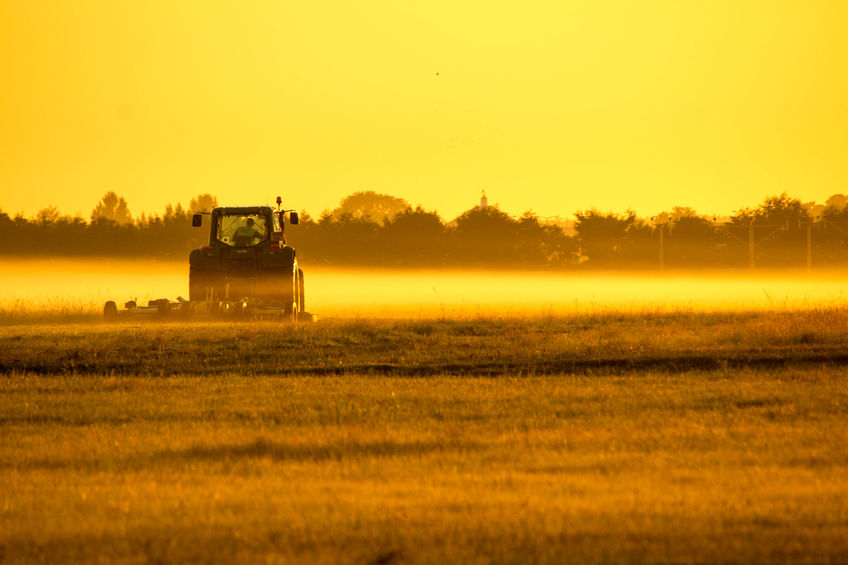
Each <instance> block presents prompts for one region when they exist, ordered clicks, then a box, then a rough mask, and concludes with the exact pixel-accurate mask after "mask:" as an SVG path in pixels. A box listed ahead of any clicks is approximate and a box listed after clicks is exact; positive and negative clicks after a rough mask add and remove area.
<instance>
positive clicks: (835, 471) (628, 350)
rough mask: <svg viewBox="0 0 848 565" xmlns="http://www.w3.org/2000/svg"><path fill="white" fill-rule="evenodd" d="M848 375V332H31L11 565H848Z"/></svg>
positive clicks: (339, 325)
mask: <svg viewBox="0 0 848 565" xmlns="http://www.w3.org/2000/svg"><path fill="white" fill-rule="evenodd" d="M24 322H27V320H24ZM29 322H35V320H29ZM236 336H237V337H236ZM846 359H848V310H845V309H838V308H832V309H822V310H803V311H794V312H790V311H784V312H780V313H774V312H772V313H769V312H753V313H727V312H725V313H714V314H701V313H680V312H678V313H675V312H657V313H642V314H623V313H616V312H612V311H610V312H607V313H601V314H597V315H574V316H537V317H506V318H500V319H499V318H486V317H480V318H477V319H464V320H459V321H450V320H443V319H419V320H363V319H355V320H350V319H336V320H325V321H322V322H320V323H318V324H312V325H297V326H295V325H290V324H275V323H271V322H250V323H223V322H219V323H190V324H182V325H181V324H171V323H148V324H136V323H119V324H117V325H111V326H110V325H104V324H96V323H83V324H62V325H55V324H39V323H27V324H18V325H7V326H4V327H0V373H2V377H0V485H2V488H0V562H4V563H5V562H8V563H17V562H33V561H34V562H45V563H55V562H125V563H149V562H159V563H164V562H242V563H256V562H265V563H277V562H291V563H295V562H304V561H307V562H319V563H337V562H341V563H362V564H368V563H382V564H387V563H441V562H460V563H489V562H496V563H525V562H532V563H564V562H569V563H609V562H616V563H617V562H674V563H690V562H695V563H708V562H709V563H712V562H728V563H748V562H761V563H783V562H793V563H798V562H801V563H804V562H807V563H844V562H846V561H848V455H846V451H845V446H846V445H848V426H846V421H848V379H846V376H848V374H846V371H845V369H844V365H845V361H846Z"/></svg>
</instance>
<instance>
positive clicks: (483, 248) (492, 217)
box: [453, 206, 517, 266]
mask: <svg viewBox="0 0 848 565" xmlns="http://www.w3.org/2000/svg"><path fill="white" fill-rule="evenodd" d="M516 226H517V222H516V221H515V220H513V219H512V217H510V216H509V214H507V213H505V212H501V211H500V210H499V209H498V208H497V207H495V206H487V207H486V208H480V207H474V208H472V209H470V210H468V211H467V212H465V213H464V214H462V215H461V216H459V217H458V218H457V219H456V227H455V228H454V229H453V240H454V246H453V251H454V259H455V260H458V261H460V262H461V263H462V264H464V265H479V266H489V265H506V264H510V263H512V262H513V261H514V260H515V258H516V254H515V232H516Z"/></svg>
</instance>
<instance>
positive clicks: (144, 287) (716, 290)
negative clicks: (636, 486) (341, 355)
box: [0, 259, 848, 318]
mask: <svg viewBox="0 0 848 565" xmlns="http://www.w3.org/2000/svg"><path fill="white" fill-rule="evenodd" d="M304 268H305V271H306V303H307V309H308V310H309V311H310V312H313V313H316V314H318V315H321V316H334V317H335V316H341V317H345V316H354V317H382V318H395V317H397V318H401V317H403V318H407V317H440V316H452V317H462V316H478V315H486V316H489V315H502V314H507V315H521V314H530V315H535V314H575V313H577V314H579V313H591V312H596V311H617V310H620V311H650V310H696V311H701V310H703V311H719V310H781V309H806V308H816V307H834V306H840V305H842V304H843V303H844V302H845V300H846V293H845V287H846V281H847V280H848V272H838V271H826V272H821V273H818V272H813V273H798V272H794V273H791V272H773V271H769V272H762V273H755V274H751V273H749V272H747V271H745V272H720V273H719V272H704V273H697V272H685V273H632V272H630V273H627V272H593V273H586V272H582V273H563V272H503V271H455V270H454V271H444V270H429V271H391V270H387V271H378V270H354V269H332V268H327V267H320V268H310V267H309V266H308V265H305V266H304ZM0 270H2V272H3V277H2V278H0V308H2V309H3V310H6V311H12V310H28V311H35V310H38V309H45V310H48V311H49V310H51V309H57V308H58V309H68V308H76V309H79V310H80V311H97V310H99V309H100V308H102V305H103V303H104V302H105V301H106V300H115V301H116V302H118V303H119V304H121V303H123V302H124V301H126V300H130V299H137V300H139V301H147V300H149V299H157V298H170V299H172V300H173V299H176V297H177V296H183V297H185V298H187V297H188V266H187V265H186V264H185V263H183V262H173V263H172V262H159V261H127V260H107V259H102V260H79V261H73V260H49V261H36V260H3V261H0Z"/></svg>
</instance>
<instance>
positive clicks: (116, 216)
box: [91, 191, 132, 224]
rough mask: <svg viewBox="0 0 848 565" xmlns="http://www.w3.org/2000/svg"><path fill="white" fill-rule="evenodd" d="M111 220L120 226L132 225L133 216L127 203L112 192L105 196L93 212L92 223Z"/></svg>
mask: <svg viewBox="0 0 848 565" xmlns="http://www.w3.org/2000/svg"><path fill="white" fill-rule="evenodd" d="M101 219H105V220H111V221H113V222H116V223H118V224H129V223H132V215H131V214H130V210H129V208H128V207H127V201H126V200H124V198H123V197H122V196H118V195H117V194H115V193H114V192H112V191H109V192H107V193H106V194H104V195H103V198H102V199H101V200H100V202H98V203H97V206H96V207H95V208H94V210H92V211H91V221H92V222H94V221H96V220H101Z"/></svg>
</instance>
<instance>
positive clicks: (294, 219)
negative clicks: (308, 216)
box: [289, 212, 298, 226]
mask: <svg viewBox="0 0 848 565" xmlns="http://www.w3.org/2000/svg"><path fill="white" fill-rule="evenodd" d="M297 222H298V218H297V212H289V223H290V224H291V225H293V226H296V225H297Z"/></svg>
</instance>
